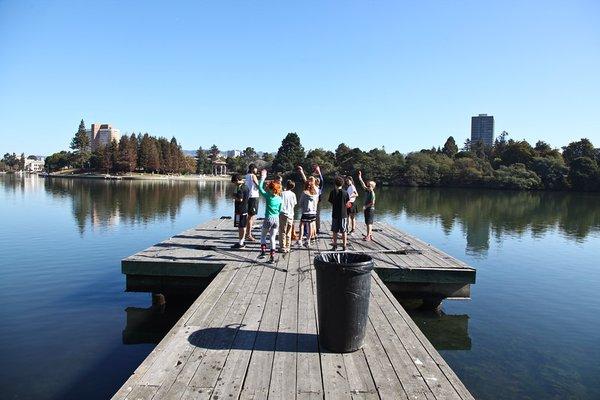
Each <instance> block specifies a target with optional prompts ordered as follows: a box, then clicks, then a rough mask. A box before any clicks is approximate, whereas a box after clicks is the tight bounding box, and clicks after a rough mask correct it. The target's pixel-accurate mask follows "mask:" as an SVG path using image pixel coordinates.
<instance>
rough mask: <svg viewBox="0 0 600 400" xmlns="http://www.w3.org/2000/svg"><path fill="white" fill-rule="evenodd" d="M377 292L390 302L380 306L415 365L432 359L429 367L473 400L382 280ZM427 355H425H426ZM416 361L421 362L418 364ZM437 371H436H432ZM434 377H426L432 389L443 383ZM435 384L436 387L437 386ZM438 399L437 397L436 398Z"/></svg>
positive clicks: (460, 393) (375, 288)
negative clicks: (438, 383) (439, 372)
mask: <svg viewBox="0 0 600 400" xmlns="http://www.w3.org/2000/svg"><path fill="white" fill-rule="evenodd" d="M373 286H374V288H372V290H374V291H375V292H378V291H381V292H382V293H383V294H384V295H385V296H386V297H387V299H388V300H389V301H388V302H384V301H382V302H381V303H380V304H381V305H382V309H383V311H384V313H385V315H386V317H387V318H388V321H390V324H391V325H392V327H393V329H394V331H395V332H396V335H397V336H398V337H399V338H400V339H401V341H402V342H403V343H404V342H408V345H405V348H406V349H407V351H408V352H409V354H411V357H412V358H413V360H414V361H415V365H417V366H421V365H420V364H423V366H424V365H425V363H424V361H423V360H421V359H420V358H419V356H421V357H423V358H425V359H426V360H429V358H428V357H427V355H428V356H429V357H430V358H431V360H432V361H431V362H429V361H428V363H429V366H430V367H431V368H433V367H434V366H433V364H435V365H437V366H438V367H439V369H440V371H441V372H442V373H443V374H444V376H445V378H446V379H447V380H448V381H449V382H450V384H451V385H452V387H453V388H454V390H455V391H456V392H457V393H458V394H459V395H460V397H461V398H462V399H465V400H466V399H473V396H472V395H471V393H470V392H469V391H468V390H467V389H466V387H465V386H464V384H463V383H462V382H461V381H460V379H458V377H457V376H456V374H455V373H454V371H452V369H451V368H450V367H449V366H448V364H447V363H446V361H445V360H444V359H443V358H442V356H441V355H440V354H439V353H438V352H437V350H435V348H434V347H433V345H432V344H431V343H430V342H429V341H428V340H427V338H426V337H425V335H424V334H423V333H422V332H421V331H420V330H419V328H418V327H417V326H416V324H415V323H414V322H413V321H412V319H410V317H409V316H408V314H406V311H404V309H403V308H402V306H401V305H400V303H398V301H396V300H395V298H394V296H393V294H392V293H391V292H390V291H389V290H388V289H387V288H386V287H385V284H384V283H383V282H381V281H380V280H378V281H377V284H376V285H373ZM424 353H425V354H426V355H425V354H424ZM416 360H419V362H417V361H416ZM430 370H432V371H435V370H434V369H430ZM430 377H432V376H431V375H428V376H424V378H425V381H426V382H427V383H428V385H429V386H430V387H431V385H430V383H431V382H443V381H444V380H443V379H440V380H437V379H438V378H436V376H433V378H435V379H436V380H433V379H428V378H430ZM436 384H437V383H435V384H434V385H436ZM436 397H437V396H436Z"/></svg>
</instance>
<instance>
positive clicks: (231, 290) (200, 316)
mask: <svg viewBox="0 0 600 400" xmlns="http://www.w3.org/2000/svg"><path fill="white" fill-rule="evenodd" d="M321 228H322V230H323V231H325V232H326V231H327V230H328V228H329V225H328V224H327V223H322V226H321ZM375 228H376V231H375V233H374V237H375V241H373V242H364V241H362V240H358V238H360V237H362V235H361V234H360V232H359V233H358V234H356V236H357V239H351V241H350V246H349V247H350V248H349V250H350V251H362V252H369V253H370V254H371V255H373V257H374V258H375V262H376V272H374V273H372V274H371V276H372V277H371V279H372V282H371V284H372V287H371V299H370V309H369V323H368V325H367V335H366V340H365V345H364V347H363V348H362V349H361V350H358V351H356V352H354V353H350V354H336V353H331V352H328V351H327V350H325V349H323V348H321V347H320V346H319V340H318V331H319V327H318V318H317V307H316V278H315V270H314V267H313V263H312V260H313V258H314V256H315V255H316V254H317V253H318V252H320V251H328V250H329V247H330V235H320V236H319V238H318V240H317V243H316V245H314V246H311V247H310V248H293V249H292V252H291V253H288V254H277V256H276V262H275V263H274V264H268V263H266V262H265V261H264V260H263V259H260V258H259V257H258V256H259V245H258V244H257V243H250V244H249V245H248V247H247V248H245V249H239V250H237V249H236V250H233V249H231V248H230V246H231V245H232V244H233V243H235V242H236V238H237V230H236V229H235V228H234V227H233V223H232V221H231V220H228V219H221V220H213V221H209V222H207V223H205V224H202V225H200V226H198V227H197V228H194V229H190V230H188V231H185V232H183V233H182V234H180V235H177V236H174V237H172V238H170V239H168V240H166V241H164V242H162V243H159V244H157V245H155V246H152V247H150V248H149V249H147V250H144V251H142V252H140V253H138V254H135V255H133V256H131V257H128V258H126V259H124V260H123V262H122V267H123V273H124V274H126V276H127V289H128V290H134V291H152V292H160V293H166V298H167V304H168V298H169V293H181V292H182V291H183V292H188V293H191V292H193V291H194V290H197V291H199V290H200V289H198V288H203V291H202V293H201V294H200V295H199V297H198V298H197V300H196V301H195V302H194V303H193V304H192V306H191V307H190V308H189V309H188V310H187V312H186V313H185V314H184V315H183V316H182V317H181V319H180V320H179V321H178V322H177V323H176V324H175V326H173V328H172V329H171V330H170V332H169V333H168V334H167V335H166V336H165V337H164V339H163V340H162V341H161V342H160V343H159V344H158V345H157V347H156V348H155V349H154V350H153V351H152V352H151V353H150V355H149V356H148V357H147V358H146V360H144V361H143V362H142V364H141V365H140V366H139V367H138V368H137V369H136V371H135V372H134V373H133V375H132V376H131V377H130V378H129V379H128V380H127V381H126V382H125V384H124V385H123V386H122V387H121V389H120V390H119V391H118V392H117V393H116V394H115V395H114V397H113V399H121V400H124V399H132V400H133V399H263V398H264V399H266V398H271V399H323V398H325V399H382V398H383V399H432V400H433V399H437V400H440V399H473V397H472V395H471V394H470V393H469V391H468V390H467V388H466V387H465V386H464V385H463V384H462V382H461V381H460V380H459V379H458V377H457V376H456V374H455V373H454V372H453V371H452V369H451V368H450V367H449V366H448V364H446V362H445V361H444V359H443V358H442V357H441V356H440V355H439V353H438V352H437V351H436V350H435V349H434V347H433V345H432V344H431V343H430V342H429V341H428V340H427V338H426V337H425V336H424V335H423V333H422V332H421V331H420V330H419V329H418V327H417V326H416V325H415V323H414V322H413V321H412V320H411V318H410V317H409V316H408V314H407V313H406V311H404V309H403V308H402V306H401V305H400V303H399V302H398V300H397V298H396V297H397V296H398V294H396V296H395V295H394V294H393V293H392V292H391V291H390V289H389V288H388V285H389V286H390V287H391V288H392V289H393V290H394V291H398V292H399V293H402V292H403V291H404V293H403V294H402V295H405V296H407V297H417V298H423V299H425V300H428V301H432V302H434V303H435V302H436V301H441V299H443V298H447V297H452V298H467V297H468V296H469V293H470V291H469V287H470V284H472V283H474V282H475V270H474V269H472V268H470V267H468V266H466V265H465V264H463V263H462V262H460V261H458V260H455V259H454V258H452V257H450V256H448V255H446V254H444V253H442V252H441V251H439V250H437V249H435V248H433V247H432V246H430V245H428V244H426V243H423V242H422V241H420V240H418V239H416V238H414V237H411V236H409V235H407V234H404V233H402V232H399V231H397V230H395V229H394V228H392V227H390V226H388V225H385V224H382V223H376V224H375ZM353 236H354V235H353Z"/></svg>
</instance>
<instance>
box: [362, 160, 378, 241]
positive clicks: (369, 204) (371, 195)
mask: <svg viewBox="0 0 600 400" xmlns="http://www.w3.org/2000/svg"><path fill="white" fill-rule="evenodd" d="M358 181H359V182H360V184H361V186H362V187H363V189H365V190H366V191H367V194H366V195H365V205H364V207H363V209H364V212H365V224H367V234H366V235H365V237H364V239H363V240H367V241H368V240H373V220H374V218H375V186H377V185H376V183H375V181H367V183H366V184H365V181H363V179H362V172H360V171H358Z"/></svg>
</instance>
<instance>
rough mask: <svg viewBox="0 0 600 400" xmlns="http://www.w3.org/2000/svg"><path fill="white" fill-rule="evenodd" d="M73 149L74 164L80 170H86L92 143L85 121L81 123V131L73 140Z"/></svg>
mask: <svg viewBox="0 0 600 400" xmlns="http://www.w3.org/2000/svg"><path fill="white" fill-rule="evenodd" d="M70 147H71V149H72V150H73V151H74V153H75V154H74V160H73V161H74V163H75V166H77V167H79V168H85V167H86V165H87V163H88V161H89V159H90V156H91V143H90V139H89V137H88V134H87V132H86V131H85V123H84V122H83V119H82V120H81V122H80V123H79V129H77V133H75V136H74V137H73V139H72V140H71V146H70Z"/></svg>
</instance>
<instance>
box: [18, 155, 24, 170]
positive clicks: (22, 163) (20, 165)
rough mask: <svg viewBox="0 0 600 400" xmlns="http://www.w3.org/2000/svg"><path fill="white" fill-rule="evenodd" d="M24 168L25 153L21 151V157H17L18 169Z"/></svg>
mask: <svg viewBox="0 0 600 400" xmlns="http://www.w3.org/2000/svg"><path fill="white" fill-rule="evenodd" d="M24 169H25V153H21V157H19V170H20V171H23V170H24Z"/></svg>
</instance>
